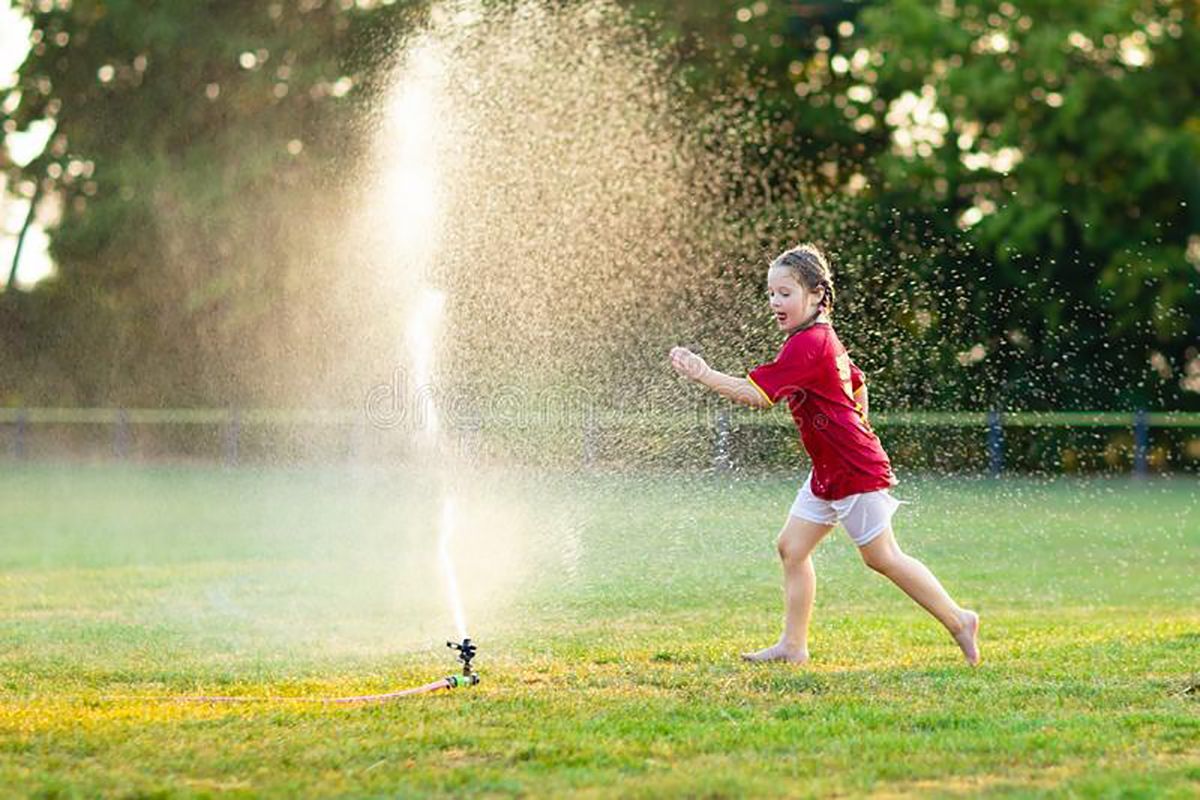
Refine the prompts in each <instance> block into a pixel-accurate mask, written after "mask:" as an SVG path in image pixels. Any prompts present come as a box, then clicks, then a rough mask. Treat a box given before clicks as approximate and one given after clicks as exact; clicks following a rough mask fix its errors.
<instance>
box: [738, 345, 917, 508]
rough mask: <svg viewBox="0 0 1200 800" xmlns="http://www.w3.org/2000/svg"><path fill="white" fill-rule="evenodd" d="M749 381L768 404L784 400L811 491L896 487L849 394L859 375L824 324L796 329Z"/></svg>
mask: <svg viewBox="0 0 1200 800" xmlns="http://www.w3.org/2000/svg"><path fill="white" fill-rule="evenodd" d="M748 377H749V380H750V383H751V384H753V385H754V387H755V388H756V389H758V390H759V391H760V392H761V393H762V395H763V397H765V398H766V399H767V401H768V402H770V403H771V404H772V405H774V404H775V403H776V402H777V401H778V400H779V399H780V398H783V397H786V398H787V399H788V406H789V408H791V411H792V419H794V420H795V421H796V427H797V428H799V429H800V439H801V440H802V441H803V442H804V449H805V450H807V451H808V455H809V456H810V457H811V458H812V462H813V475H812V491H813V494H815V495H816V496H817V497H820V498H822V499H824V500H840V499H841V498H843V497H846V496H847V495H851V494H860V493H862V492H873V491H875V490H877V489H886V488H888V487H890V486H895V485H896V476H895V474H893V473H892V465H891V462H890V461H888V457H887V453H885V452H884V451H883V445H881V444H880V443H879V437H878V436H876V435H875V432H874V431H873V430H871V426H870V424H868V422H867V418H866V415H864V414H863V411H862V406H861V405H860V404H859V403H858V402H856V401H855V399H854V398H855V394H856V393H857V391H858V389H859V387H861V386H862V385H863V373H862V371H861V370H859V368H858V367H856V366H855V365H854V364H853V363H851V361H850V354H849V353H847V352H846V348H845V347H843V346H842V343H841V342H840V341H838V338H837V334H835V333H834V332H833V328H832V327H831V326H830V325H829V323H827V322H818V323H816V324H815V325H813V326H812V327H809V328H805V329H804V330H802V331H797V332H796V333H794V334H792V335H791V336H789V337H788V339H787V341H786V342H784V343H783V347H782V348H780V350H779V354H778V355H777V356H775V360H774V361H772V362H770V363H769V364H763V365H762V366H759V367H755V368H754V369H752V370H750V375H749V376H748Z"/></svg>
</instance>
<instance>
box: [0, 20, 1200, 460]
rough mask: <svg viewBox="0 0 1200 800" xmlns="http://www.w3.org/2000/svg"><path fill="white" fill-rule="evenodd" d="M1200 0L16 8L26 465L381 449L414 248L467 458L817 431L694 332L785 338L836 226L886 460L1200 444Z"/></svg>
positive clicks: (10, 213) (15, 403)
mask: <svg viewBox="0 0 1200 800" xmlns="http://www.w3.org/2000/svg"><path fill="white" fill-rule="evenodd" d="M1198 16H1200V11H1198V10H1197V6H1196V5H1195V4H1193V3H1189V2H1184V0H1175V1H1171V0H1158V1H1156V0H1114V2H1107V3H1094V2H1088V1H1086V0H1054V1H1053V2H1051V0H1027V1H1026V2H1021V3H1015V2H986V1H981V2H956V1H955V0H938V1H937V2H924V1H920V2H918V0H894V1H893V2H832V1H830V2H780V1H779V0H774V1H773V2H768V0H756V1H755V2H745V3H741V2H705V3H674V2H644V1H639V2H632V1H631V2H623V3H615V2H602V3H598V2H580V3H574V2H559V3H534V2H516V3H509V2H494V3H493V2H476V3H427V2H405V1H404V0H398V1H396V2H389V1H388V0H270V1H264V2H252V3H246V2H222V1H220V0H213V1H212V2H204V3H191V4H162V3H141V2H99V0H36V1H34V0H20V1H19V2H13V3H10V4H9V5H8V6H7V7H6V8H0V125H2V131H3V134H2V135H3V147H2V148H0V167H2V173H0V181H2V182H3V198H2V200H0V203H2V205H0V222H2V224H3V228H2V230H0V235H2V237H3V238H2V239H0V267H2V270H0V407H2V408H0V413H3V414H4V416H3V417H0V425H2V429H0V434H2V436H3V440H4V444H5V447H6V449H5V450H3V451H0V456H5V454H6V457H7V458H10V459H30V458H34V459H36V458H39V457H62V456H67V457H72V458H79V457H86V458H102V459H111V458H122V459H143V460H152V459H168V460H169V459H191V458H198V459H207V460H225V461H230V462H232V461H238V460H280V459H282V460H289V459H301V460H303V459H320V460H328V459H331V458H336V459H342V458H370V457H372V456H374V457H377V458H391V457H393V456H394V455H396V453H397V452H398V451H399V450H403V449H405V448H406V447H408V446H409V444H410V442H409V439H410V438H411V437H407V436H404V435H401V433H400V432H399V429H400V428H403V427H404V425H403V424H402V421H403V420H404V419H409V420H411V418H412V417H413V416H414V414H412V413H409V414H405V413H403V409H405V408H408V409H414V408H416V407H417V406H418V405H419V404H420V402H421V399H420V398H421V396H423V395H422V392H421V388H422V387H418V386H413V385H412V384H413V381H412V377H413V376H412V374H411V372H410V371H411V364H409V363H408V362H407V361H406V360H405V358H406V357H405V356H402V355H400V353H402V352H407V351H406V350H405V349H404V348H403V347H402V346H401V345H400V344H397V343H398V342H402V341H403V340H404V337H405V330H406V324H407V323H406V320H409V319H410V318H411V315H412V314H413V309H414V308H415V307H416V305H415V304H416V303H418V299H417V298H418V296H419V289H418V283H420V282H422V281H424V282H428V283H430V284H431V285H434V286H436V287H437V288H438V290H439V291H441V292H442V293H443V296H444V298H445V302H444V306H445V308H444V312H443V313H444V316H443V323H442V325H443V327H442V334H441V339H440V343H439V345H438V348H439V350H438V352H439V360H438V362H437V363H438V368H437V370H435V373H436V374H435V375H434V376H433V377H432V378H430V383H429V386H431V387H433V388H430V389H429V391H428V392H426V394H429V393H430V392H432V393H435V394H436V395H437V396H438V397H439V401H438V402H439V404H441V405H442V407H443V413H444V414H445V415H446V417H447V419H448V420H449V423H448V424H449V427H450V429H451V430H453V431H454V432H455V435H456V441H457V442H458V444H459V445H461V446H463V447H466V448H469V449H470V450H471V452H472V453H475V454H476V455H478V456H479V457H481V458H482V457H484V456H486V455H487V454H491V456H493V457H495V458H502V459H510V460H512V459H515V460H534V461H553V462H559V463H569V464H585V465H604V464H615V465H650V466H669V467H675V466H687V467H695V468H704V469H709V468H713V469H726V468H729V467H739V466H741V467H752V466H756V465H763V466H768V467H770V466H779V465H790V464H793V463H794V460H795V458H796V446H795V442H794V433H793V432H791V431H790V430H789V429H788V426H789V425H790V421H789V420H788V419H787V418H786V417H787V415H786V414H783V413H780V414H774V415H773V416H771V417H769V418H767V420H766V421H764V420H763V418H762V417H754V418H751V417H748V416H741V415H738V414H732V415H730V414H729V413H727V412H722V411H721V410H720V409H718V408H717V407H716V406H711V405H706V404H705V402H704V401H703V399H702V398H699V397H698V396H697V394H698V393H697V392H695V391H694V390H692V389H690V388H689V387H683V386H681V385H680V383H679V381H678V380H677V379H676V377H675V376H674V375H673V374H671V372H670V370H669V369H667V368H666V361H665V353H666V351H667V349H669V347H670V346H671V345H673V344H676V343H683V344H688V345H691V346H693V347H696V348H698V349H700V350H701V351H702V352H703V353H704V355H705V356H706V357H707V358H708V359H709V360H710V362H711V363H712V364H713V365H714V366H716V367H717V368H719V369H723V370H725V371H730V372H735V373H737V372H739V371H742V370H745V369H747V368H749V367H750V366H752V365H753V364H755V363H760V362H762V361H765V360H768V359H769V358H770V357H771V356H772V355H773V353H774V351H775V348H776V347H777V346H778V334H777V332H775V331H774V330H773V323H772V322H771V320H770V319H769V317H768V316H767V314H766V313H765V303H764V296H763V279H764V273H765V265H766V263H767V261H768V260H769V258H770V257H771V256H772V255H774V254H775V253H776V252H778V251H779V250H781V249H783V248H785V247H787V246H790V245H792V244H794V243H796V242H797V241H801V240H814V241H817V242H819V243H821V244H822V245H824V246H825V247H826V249H827V250H828V251H829V252H830V254H831V257H832V261H833V264H834V269H835V274H836V283H837V288H838V299H837V315H836V321H837V326H838V332H839V335H840V337H841V338H842V340H843V341H844V342H845V343H846V344H847V346H848V347H849V348H850V350H851V352H852V354H853V356H854V358H855V360H856V362H857V363H858V364H859V365H860V366H861V367H862V368H863V369H864V370H865V371H866V373H867V374H868V376H869V379H870V384H871V407H872V416H873V417H874V418H875V421H876V427H877V428H878V429H879V431H880V435H881V437H882V438H883V439H884V443H885V446H887V447H888V449H889V451H890V452H892V453H893V456H894V458H895V460H896V461H897V462H898V463H899V464H901V465H903V466H905V467H913V468H931V469H950V470H959V469H976V470H987V469H991V470H992V471H998V470H999V469H1001V468H1003V469H1022V470H1028V471H1047V472H1062V471H1067V472H1070V471H1115V472H1128V471H1130V470H1137V471H1142V472H1145V471H1155V470H1157V471H1195V470H1196V469H1197V468H1198V467H1200V421H1198V420H1200V418H1197V417H1193V416H1189V415H1188V412H1200V110H1198V109H1200V105H1198V104H1197V103H1196V98H1197V97H1198V96H1200V27H1198V26H1197V22H1200V19H1198ZM423 59H424V60H423ZM422 64H424V65H425V66H422ZM430 64H432V65H433V66H430ZM430 76H433V77H430ZM414 87H415V88H414ZM421 87H425V94H421V93H420V92H419V91H417V90H418V89H420V88H421ZM414 92H415V94H414ZM422 98H424V100H422ZM430 98H432V99H430ZM422 103H425V105H422ZM423 143H424V144H423ZM421 147H427V148H430V149H428V150H427V151H424V150H421ZM431 176H432V177H431ZM422 181H424V182H425V183H422ZM426 184H428V185H426ZM422 192H424V194H423V193H422ZM435 201H436V202H435ZM431 209H435V210H436V213H435V211H431ZM430 231H436V234H437V236H436V241H432V240H427V239H423V238H421V237H422V236H426V235H427V234H428V233H429V232H430ZM418 261H419V262H420V263H419V264H416V263H415V262H418ZM418 278H419V280H418ZM426 388H429V387H426ZM414 397H415V398H416V399H414ZM547 398H549V399H547ZM547 409H550V410H551V411H552V412H553V413H549V414H548V413H546V411H547ZM563 409H568V410H569V413H561V412H562V410H563ZM581 409H583V410H582V411H581ZM548 417H550V418H553V419H550V420H549V422H547V418H548ZM392 434H395V435H394V436H392ZM393 439H394V441H393Z"/></svg>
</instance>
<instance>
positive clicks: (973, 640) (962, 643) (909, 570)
mask: <svg viewBox="0 0 1200 800" xmlns="http://www.w3.org/2000/svg"><path fill="white" fill-rule="evenodd" d="M858 550H859V553H861V554H862V559H863V561H864V562H866V564H867V566H868V567H870V568H871V569H873V570H875V571H876V572H878V573H880V574H881V575H884V576H886V577H887V578H888V579H889V580H891V581H892V583H894V584H896V585H897V586H899V587H900V588H901V589H903V590H904V593H905V594H907V595H908V596H909V597H911V598H912V599H913V600H915V601H917V603H918V604H919V605H920V606H921V607H922V608H924V609H925V610H926V611H928V612H929V613H930V614H932V615H933V616H934V617H936V618H937V620H938V622H940V623H942V624H943V625H945V626H946V630H948V631H950V634H951V635H952V636H953V637H954V640H955V641H956V642H958V646H959V647H961V648H962V651H963V655H964V656H966V659H967V661H968V663H970V664H971V665H972V666H974V665H975V664H978V663H979V644H978V641H977V636H978V632H979V615H978V614H976V613H975V612H974V611H970V610H968V609H965V608H961V607H960V606H959V605H958V604H957V603H955V602H954V600H953V599H952V598H951V597H950V595H949V594H948V593H947V592H946V590H945V589H943V588H942V584H941V583H939V582H938V579H937V578H935V577H934V575H933V573H932V572H930V571H929V568H928V567H926V566H925V565H924V564H922V563H921V562H920V561H918V560H917V559H915V558H913V557H912V556H910V555H908V554H907V553H905V552H904V551H902V550H901V549H900V545H898V544H897V543H896V536H895V534H894V533H892V529H891V528H890V527H888V528H885V529H884V531H883V533H881V534H879V535H878V536H876V537H875V538H874V539H872V540H871V541H869V542H867V543H866V544H865V545H863V546H862V547H860V548H858Z"/></svg>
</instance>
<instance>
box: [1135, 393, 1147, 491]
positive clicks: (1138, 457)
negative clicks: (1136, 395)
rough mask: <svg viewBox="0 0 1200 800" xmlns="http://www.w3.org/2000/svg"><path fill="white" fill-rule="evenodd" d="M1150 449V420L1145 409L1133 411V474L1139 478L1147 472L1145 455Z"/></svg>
mask: <svg viewBox="0 0 1200 800" xmlns="http://www.w3.org/2000/svg"><path fill="white" fill-rule="evenodd" d="M1149 451H1150V421H1149V419H1148V418H1147V415H1146V409H1144V408H1139V409H1138V410H1137V411H1134V412H1133V474H1134V476H1135V477H1138V478H1141V477H1144V476H1145V475H1146V473H1147V472H1149V469H1148V467H1147V461H1148V459H1147V456H1148V454H1149Z"/></svg>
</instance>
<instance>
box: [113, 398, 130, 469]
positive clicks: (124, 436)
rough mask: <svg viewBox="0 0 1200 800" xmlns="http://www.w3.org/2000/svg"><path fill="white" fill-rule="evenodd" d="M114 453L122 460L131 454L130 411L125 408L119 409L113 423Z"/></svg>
mask: <svg viewBox="0 0 1200 800" xmlns="http://www.w3.org/2000/svg"><path fill="white" fill-rule="evenodd" d="M113 455H114V456H116V457H117V458H118V459H120V460H121V461H124V460H125V458H126V457H127V456H128V455H129V412H127V411H126V410H125V409H123V408H118V409H117V418H116V421H115V423H114V424H113Z"/></svg>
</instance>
